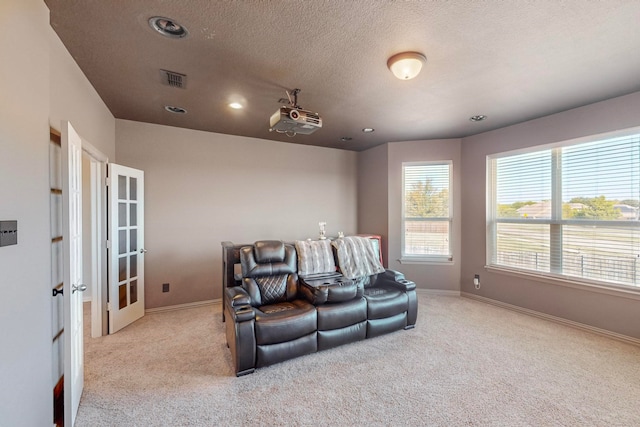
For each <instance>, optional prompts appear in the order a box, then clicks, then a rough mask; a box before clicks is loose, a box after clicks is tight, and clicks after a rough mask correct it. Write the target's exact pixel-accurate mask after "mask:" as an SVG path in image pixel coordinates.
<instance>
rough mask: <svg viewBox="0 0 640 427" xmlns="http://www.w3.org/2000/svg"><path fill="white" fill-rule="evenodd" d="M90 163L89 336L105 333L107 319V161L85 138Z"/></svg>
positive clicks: (106, 331) (85, 147)
mask: <svg viewBox="0 0 640 427" xmlns="http://www.w3.org/2000/svg"><path fill="white" fill-rule="evenodd" d="M82 151H83V153H84V154H86V155H87V156H88V160H89V163H90V167H91V170H90V177H91V183H90V186H91V187H90V189H91V191H90V196H89V197H90V198H91V283H90V286H91V338H98V337H101V336H104V335H108V326H109V322H108V318H107V288H108V282H107V271H108V268H107V264H108V260H107V243H106V242H107V186H106V183H107V164H108V163H109V157H107V156H106V155H105V154H104V153H102V152H101V151H100V150H98V149H97V148H96V147H94V146H93V145H91V144H90V143H89V142H86V141H85V140H83V141H82Z"/></svg>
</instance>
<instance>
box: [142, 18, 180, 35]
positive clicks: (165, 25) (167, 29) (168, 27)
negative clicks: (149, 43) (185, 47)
mask: <svg viewBox="0 0 640 427" xmlns="http://www.w3.org/2000/svg"><path fill="white" fill-rule="evenodd" d="M149 26H151V28H153V29H154V30H156V31H157V32H159V33H160V34H162V35H163V36H166V37H171V38H173V39H181V38H182V37H185V36H186V35H187V34H189V33H188V32H187V29H186V28H185V27H183V26H182V25H180V24H178V23H177V22H176V21H174V20H173V19H170V18H164V17H162V16H154V17H153V18H149Z"/></svg>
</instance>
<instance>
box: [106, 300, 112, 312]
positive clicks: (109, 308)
mask: <svg viewBox="0 0 640 427" xmlns="http://www.w3.org/2000/svg"><path fill="white" fill-rule="evenodd" d="M107 311H111V303H110V302H108V303H107Z"/></svg>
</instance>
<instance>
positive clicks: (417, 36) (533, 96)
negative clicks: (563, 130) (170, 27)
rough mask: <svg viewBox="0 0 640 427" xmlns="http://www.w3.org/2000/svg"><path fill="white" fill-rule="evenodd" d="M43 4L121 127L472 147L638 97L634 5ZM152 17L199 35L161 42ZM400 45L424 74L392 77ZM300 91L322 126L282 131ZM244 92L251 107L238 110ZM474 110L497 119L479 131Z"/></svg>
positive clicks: (639, 15)
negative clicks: (176, 82) (277, 119)
mask: <svg viewBox="0 0 640 427" xmlns="http://www.w3.org/2000/svg"><path fill="white" fill-rule="evenodd" d="M45 3H46V4H47V5H48V6H49V8H50V10H51V24H52V27H53V29H54V30H55V31H56V32H57V33H58V35H59V36H60V38H61V40H62V41H63V43H64V44H65V46H66V47H67V49H68V50H69V52H70V53H71V54H72V55H73V57H74V58H75V60H76V61H77V63H78V65H79V66H80V68H81V69H82V70H83V72H84V73H85V74H86V76H87V78H88V79H89V81H90V82H91V83H92V84H93V86H94V87H95V88H96V90H97V91H98V93H99V94H100V96H101V97H102V99H103V100H104V102H105V103H106V105H107V107H108V108H109V109H110V110H111V112H112V113H113V115H114V116H115V117H116V118H121V119H128V120H136V121H142V122H149V123H158V124H164V125H169V126H178V127H184V128H190V129H199V130H205V131H211V132H219V133H224V134H232V135H243V136H250V137H256V138H263V139H270V140H278V141H284V142H290V143H299V144H310V145H318V146H324V147H334V148H344V149H349V150H356V151H360V150H363V149H367V148H370V147H373V146H375V145H378V144H382V143H385V142H391V141H403V140H421V139H436V138H460V137H464V136H468V135H473V134H476V133H480V132H485V131H487V130H491V129H496V128H499V127H503V126H507V125H510V124H514V123H518V122H522V121H525V120H530V119H533V118H537V117H541V116H545V115H549V114H553V113H556V112H558V111H563V110H567V109H570V108H574V107H578V106H581V105H585V104H589V103H592V102H596V101H600V100H604V99H608V98H612V97H615V96H619V95H624V94H627V93H631V92H635V91H638V90H640V1H638V0H627V1H623V0H601V1H595V0H593V1H590V0H564V1H558V0H535V1H534V0H531V1H526V0H513V1H505V0H487V1H472V0H451V1H390V0H368V1H367V0H351V1H346V0H313V1H302V0H299V1H294V0H291V1H276V0H272V1H258V0H255V1H249V0H247V1H211V0H189V1H162V0H135V1H126V2H125V1H99V0H45ZM152 16H166V17H169V18H172V19H174V20H175V21H177V22H179V23H180V24H182V25H183V26H185V27H186V28H187V29H188V31H189V35H188V36H187V37H185V38H183V39H169V38H165V37H162V36H160V35H159V34H157V33H156V32H154V31H153V30H152V29H151V28H150V27H149V25H148V23H147V20H148V19H149V18H150V17H152ZM402 51H418V52H422V53H423V54H424V55H426V57H427V64H426V66H425V67H424V68H423V71H422V73H421V74H420V75H419V76H418V77H417V78H415V79H413V80H409V81H400V80H397V79H396V78H395V77H393V75H392V74H391V73H390V71H389V70H388V69H387V65H386V62H387V59H388V58H389V57H390V56H392V55H393V54H395V53H398V52H402ZM160 69H166V70H171V71H175V72H179V73H182V74H186V75H187V86H186V89H176V88H172V87H168V86H164V85H162V84H161V83H160V71H159V70H160ZM294 88H300V89H302V92H301V93H300V95H299V98H298V102H299V104H300V105H301V106H302V107H303V108H305V109H308V110H312V111H314V112H318V113H319V114H320V116H321V117H322V119H323V122H324V123H323V128H322V129H320V130H318V131H317V132H315V133H314V134H312V135H296V136H295V137H293V138H289V137H287V136H285V135H282V134H277V133H275V132H271V133H270V132H269V131H268V128H269V117H270V116H271V114H272V113H274V112H275V111H276V110H277V109H278V107H279V106H280V105H281V104H280V103H279V102H278V100H279V99H280V98H283V97H286V95H285V89H294ZM236 97H237V98H241V99H243V100H244V102H245V104H246V107H245V108H244V109H243V110H239V111H237V110H232V109H230V108H229V107H228V106H227V104H228V103H229V102H230V101H231V100H232V99H234V98H236ZM165 105H175V106H180V107H184V108H185V109H187V110H188V114H186V115H175V114H171V113H168V112H166V111H165V110H164V108H163V107H164V106H165ZM476 114H484V115H486V116H488V119H487V120H485V121H484V122H480V123H472V122H470V121H469V117H470V116H473V115H476ZM364 127H372V128H375V130H376V131H375V132H374V133H372V134H364V133H363V132H362V131H361V130H362V128H364ZM343 136H346V137H351V138H353V139H352V140H351V141H349V142H342V141H340V138H341V137H343Z"/></svg>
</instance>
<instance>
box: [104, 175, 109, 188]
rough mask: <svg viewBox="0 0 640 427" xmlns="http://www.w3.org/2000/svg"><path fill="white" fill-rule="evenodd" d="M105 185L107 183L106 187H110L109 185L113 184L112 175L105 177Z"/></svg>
mask: <svg viewBox="0 0 640 427" xmlns="http://www.w3.org/2000/svg"><path fill="white" fill-rule="evenodd" d="M104 185H105V186H106V187H108V186H110V185H111V177H110V176H108V177H106V178H105V179H104Z"/></svg>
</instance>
